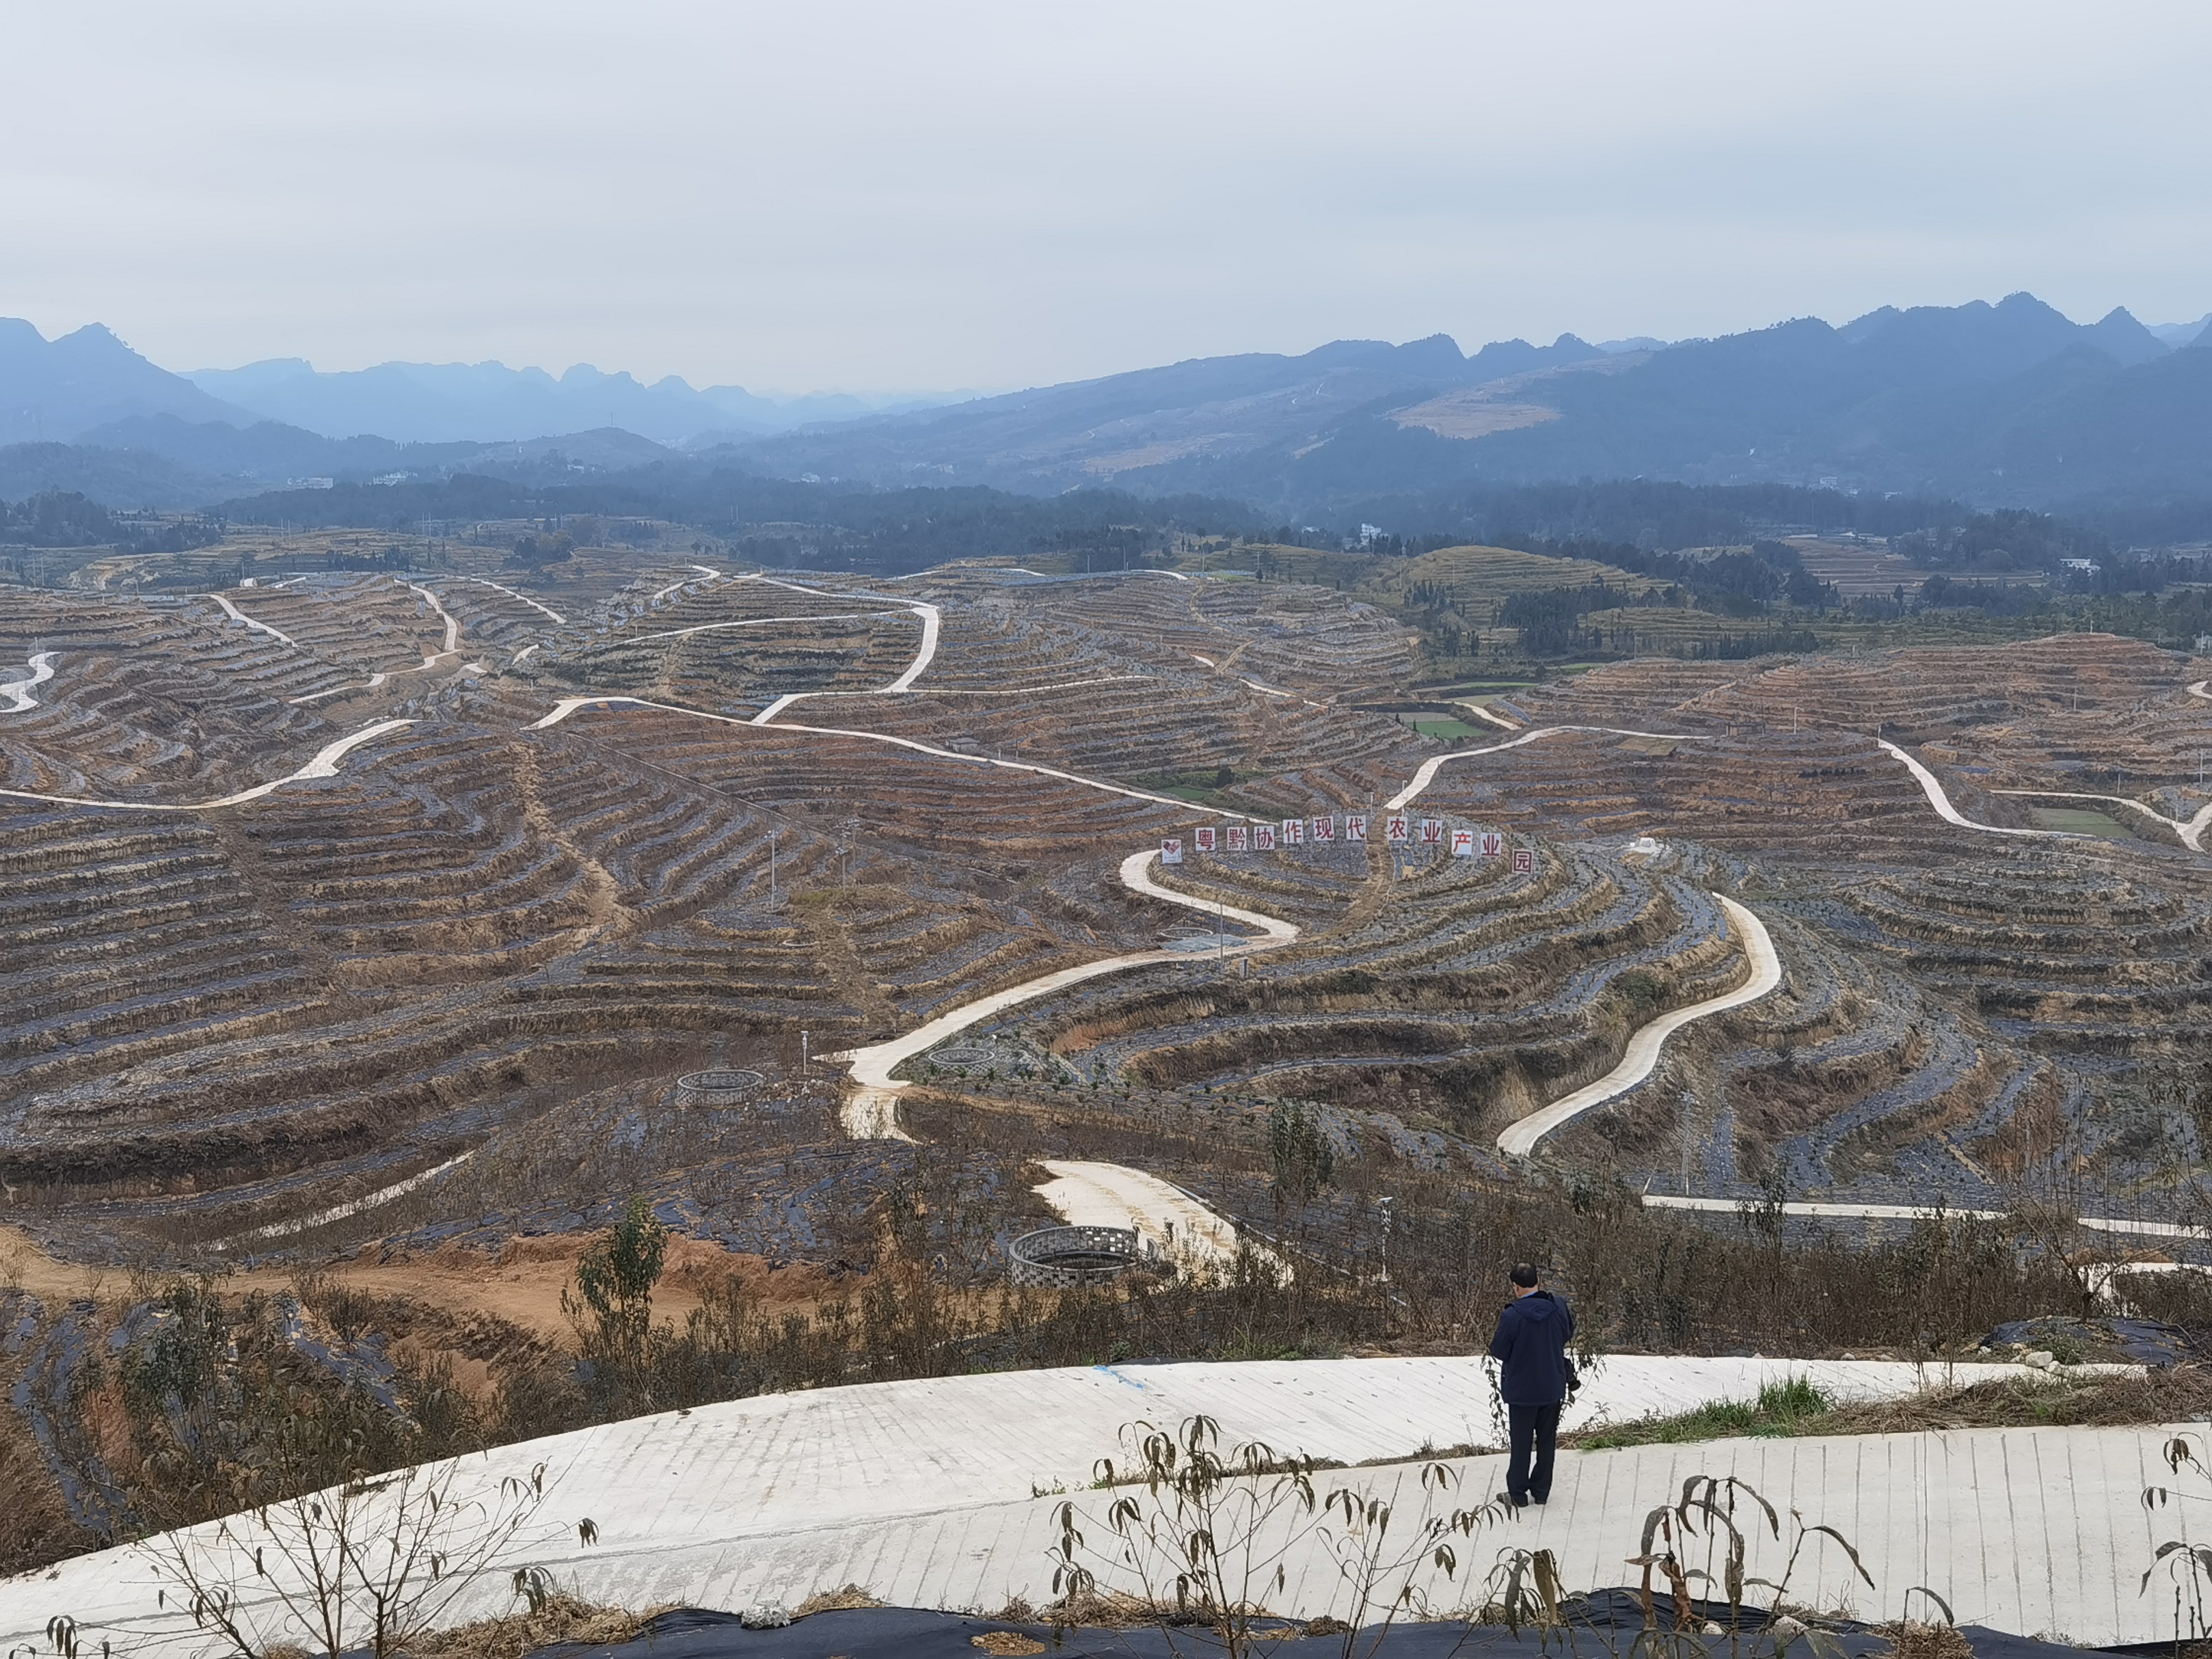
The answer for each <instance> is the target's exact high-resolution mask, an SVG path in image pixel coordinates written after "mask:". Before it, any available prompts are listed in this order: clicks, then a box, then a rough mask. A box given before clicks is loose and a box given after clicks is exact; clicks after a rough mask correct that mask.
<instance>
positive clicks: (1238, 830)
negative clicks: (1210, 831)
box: [1229, 823, 1252, 853]
mask: <svg viewBox="0 0 2212 1659" xmlns="http://www.w3.org/2000/svg"><path fill="white" fill-rule="evenodd" d="M1251 844H1252V832H1251V831H1250V830H1249V829H1246V828H1245V827H1244V826H1243V824H1241V823H1232V824H1231V825H1230V826H1229V850H1230V851H1231V852H1232V853H1242V852H1243V851H1245V850H1246V849H1247V848H1249V847H1250V846H1251Z"/></svg>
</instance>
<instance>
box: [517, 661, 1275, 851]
mask: <svg viewBox="0 0 2212 1659" xmlns="http://www.w3.org/2000/svg"><path fill="white" fill-rule="evenodd" d="M809 695H812V694H810V693H806V692H793V693H791V694H790V696H793V697H797V696H809ZM868 695H869V696H881V695H882V693H880V692H871V693H869V694H868ZM787 701H789V698H788V697H787V698H783V699H779V702H787ZM617 704H619V705H622V706H623V707H626V708H654V709H658V710H659V711H660V712H661V713H662V714H686V715H689V716H690V718H691V719H693V720H714V721H716V722H718V723H720V724H721V725H723V726H761V725H762V724H763V721H762V718H761V716H760V715H756V716H754V717H753V718H752V719H751V720H739V719H738V717H737V716H735V715H734V714H708V713H707V712H706V711H705V710H703V709H699V708H684V707H683V706H682V705H680V704H678V703H672V702H653V701H652V700H650V699H649V698H646V697H633V696H627V695H623V694H614V693H603V694H601V695H599V696H589V697H563V698H562V699H561V700H560V701H559V702H556V703H555V704H554V705H553V708H552V712H551V713H550V714H546V715H545V716H544V717H543V718H542V719H539V720H532V722H531V723H530V730H532V731H533V732H542V731H544V730H545V729H547V728H548V727H549V726H558V725H560V724H561V722H562V721H563V720H567V719H568V717H569V716H570V715H572V714H575V713H576V712H577V711H578V710H580V709H586V708H592V709H597V708H614V707H616V706H617ZM775 707H776V705H775V704H771V705H770V706H769V709H768V710H764V711H763V714H765V713H769V712H773V710H774V708H775ZM766 729H768V730H769V731H775V732H813V733H814V734H815V735H816V736H817V737H824V738H857V739H859V740H860V742H862V743H880V744H889V745H890V747H891V748H894V749H905V750H911V751H912V752H914V753H915V754H917V755H932V756H934V757H937V758H938V759H939V760H948V761H958V762H961V763H963V764H966V765H969V766H994V767H997V768H998V769H1000V770H1001V771H1006V772H1027V773H1029V774H1030V775H1032V776H1035V777H1040V778H1057V779H1058V780H1060V781H1061V782H1062V783H1073V784H1078V785H1079V786H1081V787H1083V788H1085V789H1096V790H1098V791H1100V792H1101V793H1104V794H1109V795H1121V796H1124V797H1126V798H1127V799H1130V800H1142V801H1150V802H1152V804H1153V805H1157V806H1172V807H1174V808H1175V809H1176V811H1182V812H1191V813H1196V812H1197V811H1198V809H1196V808H1194V807H1193V806H1192V805H1191V804H1190V802H1188V801H1187V800H1178V799H1176V797H1174V796H1172V795H1156V794H1154V793H1152V791H1151V790H1149V789H1132V788H1129V787H1127V786H1126V785H1124V784H1119V783H1106V782H1103V781H1101V780H1099V779H1097V778H1086V777H1085V776H1084V775H1082V774H1081V773H1079V772H1063V771H1061V770H1060V769H1059V768H1058V767H1056V766H1039V765H1037V764H1036V763H1034V762H1031V761H1010V760H1001V759H1000V758H998V757H995V756H992V755H963V754H962V753H960V752H959V751H958V750H954V749H940V748H939V747H938V745H937V744H933V743H924V742H922V741H921V739H920V738H898V737H893V736H892V735H891V734H890V733H889V732H865V731H860V730H858V729H854V728H848V727H845V726H798V725H794V724H793V723H792V722H791V721H789V720H778V721H777V722H776V723H775V725H774V726H769V727H767V728H766ZM1205 816H1208V817H1216V818H1234V819H1236V820H1237V821H1238V822H1240V823H1262V822H1265V820H1263V819H1261V818H1258V817H1254V816H1253V815H1252V814H1251V813H1249V812H1231V811H1223V810H1221V809H1218V808H1216V809H1213V810H1212V811H1210V812H1208V813H1206V814H1205Z"/></svg>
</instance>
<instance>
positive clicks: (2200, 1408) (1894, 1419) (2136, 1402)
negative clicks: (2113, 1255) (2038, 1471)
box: [1798, 1365, 2212, 1434]
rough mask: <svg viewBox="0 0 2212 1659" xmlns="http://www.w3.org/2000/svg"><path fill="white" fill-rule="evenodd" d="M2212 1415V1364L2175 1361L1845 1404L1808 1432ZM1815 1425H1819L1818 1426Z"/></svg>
mask: <svg viewBox="0 0 2212 1659" xmlns="http://www.w3.org/2000/svg"><path fill="white" fill-rule="evenodd" d="M2208 1417H2212V1368H2207V1367H2205V1366H2203V1365H2176V1366H2172V1367H2171V1368H2169V1369H2166V1370H2154V1371H2148V1372H2144V1373H2142V1375H2139V1376H2065V1375H2060V1376H2052V1377H2050V1378H2048V1379H2045V1378H2043V1377H2036V1378H2033V1379H2031V1378H2027V1377H2006V1378H2003V1379H2002V1380H2000V1381H1997V1382H1994V1383H1974V1384H1972V1386H1971V1387H1967V1388H1962V1389H1930V1390H1929V1391H1928V1392H1927V1393H1925V1394H1919V1395H1911V1396H1909V1397H1908V1398H1906V1399H1903V1400H1890V1401H1870V1402H1868V1403H1865V1404H1862V1405H1851V1406H1840V1407H1837V1408H1836V1409H1835V1410H1834V1411H1832V1412H1830V1413H1827V1414H1826V1416H1824V1417H1821V1418H1820V1419H1808V1426H1806V1427H1804V1428H1802V1429H1800V1430H1799V1431H1798V1432H1800V1433H1808V1434H1909V1433H1913V1432H1916V1431H1922V1430H1927V1429H2003V1428H2039V1427H2045V1426H2066V1427H2075V1426H2078V1427H2084V1428H2125V1427H2131V1426H2134V1425H2140V1424H2145V1423H2180V1422H2191V1421H2197V1420H2201V1419H2205V1418H2208ZM1814 1424H1817V1426H1814Z"/></svg>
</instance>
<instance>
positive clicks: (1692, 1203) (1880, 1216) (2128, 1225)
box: [1644, 1193, 2204, 1272]
mask: <svg viewBox="0 0 2212 1659" xmlns="http://www.w3.org/2000/svg"><path fill="white" fill-rule="evenodd" d="M1644 1204H1645V1205H1646V1206H1648V1207H1649V1208H1651V1209H1655V1210H1703V1211H1705V1212H1708V1213H1711V1214H1715V1215H1735V1214H1737V1213H1738V1212H1741V1210H1742V1208H1743V1201H1742V1200H1740V1199H1734V1198H1699V1197H1695V1196H1685V1195H1684V1194H1680V1193H1646V1194H1644ZM1782 1212H1783V1213H1784V1215H1798V1216H1810V1217H1816V1218H1823V1219H1826V1220H1831V1221H1917V1220H1919V1219H1921V1218H1923V1217H1924V1216H1930V1215H1933V1214H1934V1213H1935V1207H1934V1206H1932V1205H1925V1204H1923V1205H1918V1206H1914V1205H1911V1204H1832V1203H1827V1202H1824V1201H1822V1200H1817V1199H1804V1200H1791V1201H1790V1202H1789V1203H1786V1204H1784V1206H1782ZM1943 1213H1944V1214H1946V1215H1952V1216H1963V1217H1966V1218H1970V1219H1973V1220H1978V1221H2002V1220H2003V1219H2005V1212H2003V1211H2002V1210H1961V1209H1957V1208H1952V1207H1947V1208H1946V1209H1945V1210H1944V1212H1943ZM2080 1221H2081V1225H2083V1226H2084V1227H2087V1229H2088V1230H2089V1231H2092V1232H2099V1233H2124V1234H2127V1235H2129V1236H2130V1237H2138V1238H2202V1237H2204V1230H2203V1228H2201V1227H2189V1226H2184V1225H2182V1224H2181V1223H2179V1222H2175V1221H2143V1220H2139V1219H2136V1218H2133V1217H2130V1216H2122V1215H2085V1216H2082V1217H2081V1218H2080ZM2121 1271H2123V1272H2124V1271H2126V1269H2124V1268H2123V1269H2122V1270H2121Z"/></svg>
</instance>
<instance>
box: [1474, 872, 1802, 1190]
mask: <svg viewBox="0 0 2212 1659" xmlns="http://www.w3.org/2000/svg"><path fill="white" fill-rule="evenodd" d="M1713 897H1714V898H1716V899H1717V900H1718V901H1719V902H1720V907H1721V908H1722V909H1723V911H1725V912H1726V913H1727V915H1728V919H1729V921H1730V922H1732V923H1734V924H1735V934H1736V937H1737V939H1740V940H1741V941H1742V944H1743V954H1744V956H1745V957H1746V958H1747V960H1748V961H1749V963H1751V972H1750V973H1749V975H1747V976H1746V978H1745V980H1744V981H1743V983H1742V984H1741V985H1739V986H1737V987H1735V989H1734V990H1733V991H1723V993H1722V994H1720V995H1718V996H1717V997H1709V998H1707V999H1706V1000H1705V1001H1703V1002H1694V1003H1692V1004H1691V1005H1690V1006H1688V1007H1686V1008H1675V1009H1672V1010H1670V1011H1669V1012H1666V1013H1663V1014H1662V1015H1660V1016H1659V1017H1658V1018H1656V1019H1654V1020H1652V1021H1651V1022H1650V1023H1649V1024H1645V1025H1643V1026H1639V1027H1638V1029H1637V1031H1636V1034H1635V1035H1634V1036H1632V1037H1630V1038H1629V1039H1628V1048H1627V1049H1626V1052H1625V1053H1624V1054H1622V1055H1621V1057H1620V1065H1618V1066H1614V1067H1613V1069H1612V1070H1611V1071H1610V1072H1607V1073H1606V1074H1605V1075H1604V1076H1603V1077H1601V1078H1600V1079H1598V1080H1597V1081H1596V1082H1595V1083H1590V1084H1586V1085H1583V1087H1582V1088H1579V1089H1577V1090H1576V1091H1574V1092H1573V1093H1572V1094H1571V1095H1566V1096H1563V1097H1560V1098H1559V1099H1558V1100H1555V1101H1553V1103H1551V1104H1550V1105H1548V1106H1547V1107H1545V1108H1544V1109H1542V1110H1541V1111H1539V1112H1531V1113H1530V1114H1529V1115H1528V1116H1527V1117H1524V1118H1522V1119H1521V1120H1520V1121H1518V1122H1516V1123H1513V1124H1511V1125H1509V1126H1508V1127H1507V1128H1506V1130H1505V1132H1504V1133H1503V1134H1501V1135H1499V1136H1498V1151H1499V1152H1503V1153H1504V1154H1505V1156H1506V1157H1508V1158H1527V1157H1528V1155H1529V1154H1530V1153H1532V1152H1534V1151H1535V1150H1536V1143H1537V1142H1538V1141H1540V1140H1541V1139H1543V1138H1544V1137H1545V1136H1546V1135H1547V1134H1549V1133H1552V1131H1553V1130H1554V1129H1556V1128H1558V1127H1559V1126H1560V1125H1561V1124H1563V1123H1565V1122H1567V1121H1570V1120H1571V1119H1573V1118H1577V1117H1580V1116H1581V1115H1583V1113H1584V1112H1587V1111H1589V1110H1590V1109H1592V1108H1593V1107H1596V1106H1601V1105H1603V1104H1604V1103H1606V1102H1607V1101H1608V1100H1612V1099H1613V1098H1614V1097H1617V1096H1620V1095H1624V1094H1626V1093H1627V1092H1628V1091H1630V1090H1631V1089H1633V1088H1634V1087H1635V1086H1636V1085H1638V1084H1639V1083H1641V1082H1643V1081H1644V1079H1646V1078H1648V1077H1650V1075H1651V1073H1652V1072H1653V1070H1654V1069H1655V1068H1656V1066H1658V1064H1659V1051H1660V1050H1661V1049H1662V1048H1664V1047H1665V1046H1666V1042H1667V1039H1668V1037H1670V1036H1674V1033H1675V1032H1677V1031H1679V1030H1681V1029H1682V1028H1683V1027H1684V1026H1685V1025H1687V1024H1690V1023H1691V1022H1692V1020H1699V1019H1710V1018H1712V1017H1713V1016H1714V1015H1715V1014H1724V1013H1726V1012H1728V1011H1729V1009H1731V1008H1741V1007H1742V1006H1744V1005H1745V1004H1746V1003H1747V1002H1756V1001H1758V1000H1759V998H1761V997H1763V996H1765V994H1767V993H1768V992H1769V991H1771V990H1772V989H1773V988H1774V987H1776V986H1778V985H1779V984H1781V983H1782V958H1781V957H1779V956H1778V955H1777V954H1776V953H1775V950H1774V939H1773V937H1772V936H1771V934H1769V933H1767V931H1766V924H1765V923H1764V922H1762V921H1759V917H1758V916H1757V915H1754V914H1753V911H1752V909H1751V908H1750V907H1749V906H1748V905H1743V904H1739V903H1737V902H1735V900H1734V899H1732V898H1730V897H1729V896H1727V895H1726V894H1725V893H1716V894H1714V895H1713Z"/></svg>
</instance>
